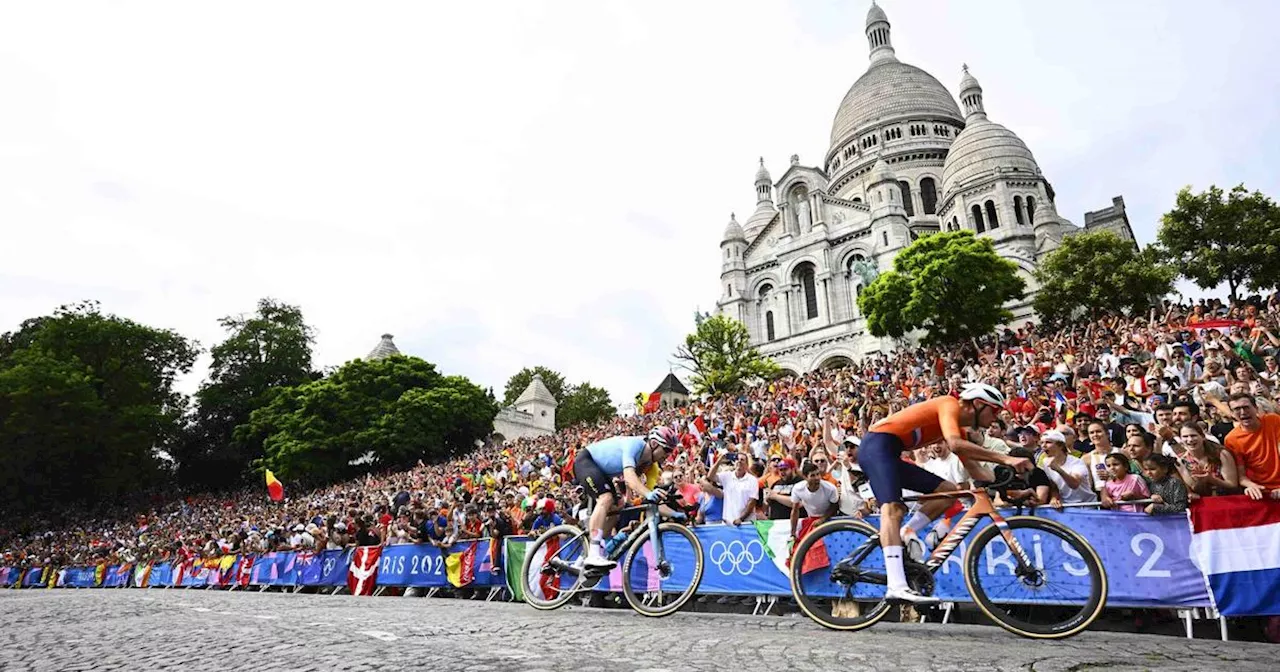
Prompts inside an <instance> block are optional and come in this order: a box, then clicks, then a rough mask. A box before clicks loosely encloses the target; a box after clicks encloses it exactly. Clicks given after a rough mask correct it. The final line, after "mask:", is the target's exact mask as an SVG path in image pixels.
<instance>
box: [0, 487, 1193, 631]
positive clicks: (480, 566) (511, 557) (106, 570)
mask: <svg viewBox="0 0 1280 672" xmlns="http://www.w3.org/2000/svg"><path fill="white" fill-rule="evenodd" d="M1036 515H1037V516H1042V517H1045V518H1049V519H1052V520H1059V521H1061V522H1063V523H1064V524H1066V525H1067V526H1068V527H1070V528H1071V529H1073V530H1075V531H1076V532H1078V533H1079V534H1080V535H1081V536H1083V537H1085V538H1086V539H1087V540H1088V541H1089V543H1090V544H1091V545H1092V546H1093V547H1094V549H1095V550H1097V552H1098V555H1099V557H1100V558H1101V560H1102V563H1103V565H1104V567H1105V568H1106V570H1107V576H1108V578H1109V583H1110V594H1109V595H1108V599H1107V603H1108V605H1109V606H1113V607H1124V606H1128V607H1166V608H1191V607H1209V606H1212V603H1211V602H1210V598H1209V594H1208V590H1207V588H1206V581H1205V575H1204V574H1203V573H1201V571H1200V569H1199V568H1197V566H1196V564H1194V563H1193V562H1192V560H1191V558H1190V556H1189V552H1190V551H1189V549H1190V547H1191V531H1190V529H1189V527H1188V524H1187V517H1185V516H1177V515H1175V516H1147V515H1144V514H1138V513H1122V512H1110V511H1080V510H1073V511H1068V512H1056V511H1046V510H1044V509H1040V510H1038V511H1037V512H1036ZM870 522H872V524H874V522H875V521H874V520H872V521H870ZM985 524H986V523H984V525H985ZM981 527H982V526H979V527H978V528H976V529H975V530H974V531H973V532H971V533H970V534H969V538H970V539H972V538H973V536H974V535H975V534H976V533H977V532H978V530H980V529H981ZM694 530H695V533H696V535H697V537H698V539H699V541H700V542H701V544H702V548H703V552H704V568H705V569H704V574H703V579H702V583H701V584H700V586H699V590H698V592H699V593H704V594H712V595H776V596H783V595H790V594H791V588H790V583H789V580H788V577H787V570H786V566H787V565H786V563H787V555H788V550H787V536H788V533H789V522H788V521H785V520H783V521H759V522H756V523H754V524H744V525H741V526H738V527H735V526H732V525H705V526H698V527H696V528H694ZM489 544H490V542H489V540H488V539H482V540H478V541H469V542H461V543H458V544H455V545H454V546H452V547H451V548H449V549H447V550H446V551H442V550H441V549H439V548H436V547H434V546H430V545H426V544H403V545H397V546H387V547H382V548H379V547H368V548H361V549H347V550H330V551H323V552H320V553H306V552H276V553H266V554H261V555H239V556H226V557H223V558H220V559H214V560H196V561H192V562H186V563H155V564H144V565H116V566H99V567H96V568H94V567H87V568H86V567H75V568H61V569H58V570H56V571H55V570H51V569H48V568H30V569H27V570H25V571H21V572H20V571H19V570H17V569H10V568H0V585H3V586H13V585H15V584H18V585H20V586H22V587H37V586H49V587H54V586H61V587H125V586H129V587H161V586H166V587H167V586H177V587H206V586H212V587H227V586H342V585H346V586H348V587H350V588H351V590H352V592H357V593H369V592H372V589H373V588H374V587H377V586H396V587H425V588H445V587H461V586H475V587H490V586H499V585H503V584H504V577H503V576H502V575H501V574H500V573H498V572H495V571H494V567H493V563H494V562H495V561H496V562H498V563H500V564H499V567H502V564H501V563H503V559H499V558H496V557H493V554H491V553H490V548H489ZM527 544H528V538H527V537H509V538H507V539H506V540H505V544H504V549H503V550H504V553H503V556H504V559H505V561H506V562H505V565H506V570H507V573H508V574H509V575H515V574H518V573H519V563H518V560H520V559H523V557H524V551H525V546H526V545H527ZM967 544H968V541H966V542H963V543H962V544H961V546H960V547H959V548H958V549H956V552H955V553H954V554H953V555H952V556H951V557H950V558H949V559H948V560H947V561H946V562H945V563H944V564H943V565H942V567H941V568H940V569H939V570H938V572H937V573H936V574H935V579H936V581H937V587H936V590H935V594H936V595H938V596H939V597H941V598H943V599H944V600H947V601H953V602H968V601H970V600H971V598H970V597H969V592H968V589H967V588H966V586H965V582H964V576H963V571H962V562H963V560H964V554H965V550H966V547H967ZM1002 550H1003V551H1004V553H1006V554H1007V549H1004V547H1003V544H991V545H989V547H988V549H986V553H985V555H986V556H987V557H984V558H982V559H981V561H980V564H979V567H980V569H981V570H985V571H987V572H989V573H993V574H994V573H996V572H998V571H1001V569H1002V568H1007V567H1008V565H1009V559H1008V558H1007V557H1004V555H1003V554H1002V553H1001V551H1002ZM667 551H668V559H669V560H670V561H671V562H672V564H673V565H675V566H676V567H691V566H692V563H693V558H692V547H691V546H689V545H688V544H678V543H672V544H668V546H667ZM1059 557H1062V556H1059ZM833 560H834V558H833ZM1051 562H1057V563H1058V566H1050V567H1049V568H1048V569H1049V570H1050V572H1051V575H1050V576H1051V578H1050V582H1052V581H1053V578H1052V576H1053V573H1057V572H1062V573H1063V574H1062V575H1061V576H1062V577H1063V578H1066V577H1067V576H1068V575H1071V574H1072V572H1073V569H1074V570H1075V572H1076V574H1075V575H1076V576H1078V575H1079V574H1078V572H1079V568H1078V566H1077V567H1073V564H1072V558H1071V557H1069V556H1067V557H1065V558H1063V559H1062V560H1051ZM357 577H358V578H357ZM533 583H534V584H536V583H537V582H536V581H535V582H533ZM621 586H622V576H621V568H615V569H614V571H613V572H612V573H611V574H610V576H609V577H607V578H606V579H604V580H602V581H601V582H600V584H599V585H597V587H596V589H597V590H621ZM667 586H670V584H667ZM508 587H511V585H510V584H508ZM517 588H518V587H517ZM677 589H678V588H677ZM513 592H515V591H513Z"/></svg>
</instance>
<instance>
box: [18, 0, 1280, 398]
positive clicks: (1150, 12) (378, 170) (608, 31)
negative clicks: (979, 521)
mask: <svg viewBox="0 0 1280 672" xmlns="http://www.w3.org/2000/svg"><path fill="white" fill-rule="evenodd" d="M882 4H883V5H884V6H885V8H886V11H887V12H888V13H889V17H890V20H891V21H892V22H893V30H894V32H893V36H894V43H895V46H897V48H898V54H899V56H900V57H901V58H902V59H903V60H905V61H907V62H910V63H913V64H916V65H919V66H920V67H923V68H925V69H927V70H929V71H930V72H932V73H933V74H934V75H935V76H937V77H938V78H939V79H940V80H941V81H942V82H943V83H944V84H945V85H947V86H948V87H949V88H952V89H954V87H955V85H956V83H957V82H958V81H959V77H960V63H961V62H968V63H969V64H970V66H971V67H972V68H973V70H974V73H975V74H976V75H977V76H978V78H979V79H980V80H981V81H982V83H983V85H984V87H985V88H986V90H987V101H988V109H989V111H990V113H991V116H992V118H993V119H995V120H996V121H998V122H1000V123H1003V124H1005V125H1007V126H1008V127H1009V128H1011V129H1013V130H1014V131H1016V132H1018V133H1020V134H1021V135H1022V136H1023V137H1024V138H1025V139H1026V140H1027V141H1028V143H1029V144H1030V145H1031V148H1032V150H1033V151H1034V152H1035V153H1036V156H1037V158H1038V159H1039V161H1040V163H1041V165H1042V167H1043V168H1044V169H1045V171H1046V173H1047V174H1048V175H1049V177H1050V178H1051V179H1052V180H1053V181H1054V185H1055V187H1056V188H1057V191H1058V194H1059V210H1060V211H1061V212H1062V213H1063V214H1064V215H1066V216H1068V217H1071V218H1073V219H1076V220H1077V221H1078V220H1079V219H1080V217H1081V213H1082V212H1083V211H1084V210H1085V209H1096V208H1099V207H1103V206H1105V205H1108V204H1109V203H1110V198H1111V196H1113V195H1116V194H1121V193H1123V194H1124V195H1125V197H1126V201H1127V202H1128V204H1129V207H1130V212H1131V217H1133V219H1134V224H1135V228H1137V230H1138V233H1139V237H1140V238H1143V239H1144V240H1149V239H1150V238H1151V237H1152V236H1153V233H1154V222H1155V221H1156V219H1157V218H1158V216H1159V214H1160V212H1162V211H1163V210H1164V209H1167V207H1168V205H1169V204H1170V203H1171V202H1172V196H1173V192H1174V191H1175V190H1176V189H1177V188H1178V187H1180V186H1181V185H1182V184H1184V183H1193V184H1196V185H1197V186H1200V187H1203V186H1205V185H1206V184H1207V183H1209V182H1211V181H1216V182H1218V183H1220V184H1227V183H1235V182H1241V181H1243V182H1246V183H1248V184H1249V185H1250V186H1253V187H1256V188H1261V189H1264V190H1267V191H1269V192H1271V193H1273V194H1276V193H1278V192H1280V184H1277V178H1276V177H1275V176H1276V174H1277V171H1275V170H1274V160H1273V159H1271V158H1270V157H1272V156H1274V155H1275V149H1276V140H1275V138H1276V137H1280V136H1278V135H1277V131H1278V130H1280V128H1278V127H1280V112H1278V111H1277V108H1278V106H1277V105H1276V100H1275V98H1276V95H1275V92H1276V91H1280V86H1277V85H1276V84H1277V82H1276V75H1275V74H1274V72H1273V68H1272V67H1271V64H1273V63H1274V62H1275V60H1276V57H1277V55H1278V54H1277V49H1276V47H1275V46H1274V44H1275V43H1274V40H1272V39H1270V35H1269V34H1268V33H1267V31H1268V30H1269V28H1268V26H1269V25H1274V23H1275V20H1276V19H1277V18H1280V17H1277V16H1276V13H1277V11H1276V9H1275V8H1274V7H1273V6H1272V5H1271V4H1270V3H1252V4H1249V3H1230V4H1225V5H1223V6H1218V5H1215V6H1213V7H1212V8H1211V9H1206V7H1205V5H1204V4H1203V3H1196V2H1186V3H1180V4H1174V3H1164V2H1146V3H1136V2H1135V3H1118V5H1119V6H1117V3H1108V2H1092V3H1090V2H1072V3H1062V4H1059V5H1052V6H1051V5H1048V4H1047V3H1034V4H1027V3H1014V2H986V3H963V4H959V3H944V2H940V1H939V2H914V1H913V2H912V3H910V5H908V4H907V3H905V2H884V3H882ZM866 6H867V5H866V4H863V3H848V2H835V1H834V0H824V1H822V2H795V3H792V4H790V5H788V4H782V3H777V2H769V1H759V2H746V1H735V2H727V1H725V2H695V3H688V2H674V1H671V0H667V1H660V2H646V3H634V2H598V1H582V2H567V1H565V2H561V1H556V2H509V3H420V2H400V3H394V2H385V3H374V4H367V3H366V4H364V5H352V4H350V3H335V2H327V3H326V2H276V3H248V2H239V3H237V2H229V3H219V4H218V5H216V9H213V7H214V6H207V7H202V6H197V5H191V4H186V3H167V2H159V1H156V2H146V3H144V2H132V3H131V2H117V3H99V2H83V3H57V2H47V3H43V2H42V3H9V4H7V5H6V6H5V7H4V9H0V83H3V86H4V90H5V92H6V101H7V102H6V104H5V105H4V106H0V223H2V226H3V242H2V243H0V329H9V328H12V327H14V326H16V325H17V324H18V323H19V322H20V321H21V320H22V319H24V318H27V317H31V316H35V315H40V314H45V313H47V312H48V311H49V310H51V309H52V308H54V307H55V306H57V305H59V304H61V303H67V302H71V301H75V300H79V299H82V298H98V299H100V300H102V302H103V305H104V308H105V309H106V310H109V311H112V312H116V313H119V314H122V315H127V316H129V317H131V318H134V319H137V320H140V321H144V322H147V323H151V324H156V325H162V326H167V327H172V328H175V329H177V330H179V331H181V332H182V333H184V334H187V335H189V336H192V337H195V338H198V339H199V340H201V341H202V342H203V343H205V344H206V345H208V344H212V343H215V342H217V341H218V340H219V339H220V338H221V334H220V333H219V331H218V328H217V324H216V318H218V317H220V316H222V315H226V314H230V313H237V312H242V311H248V310H251V309H252V307H253V305H254V302H255V301H256V300H257V299H258V298H259V297H262V296H274V297H277V298H279V299H282V300H285V301H289V302H292V303H297V304H300V305H301V306H302V307H303V310H304V312H305V314H306V316H307V318H308V320H309V321H310V322H312V323H313V324H314V325H315V326H316V327H317V328H318V330H319V343H318V344H317V348H316V359H317V363H318V364H320V365H334V364H339V363H341V362H342V361H345V360H347V359H350V358H352V357H357V356H363V355H364V354H366V353H367V352H368V351H369V350H370V349H371V348H372V347H373V346H374V345H375V344H376V343H377V340H378V336H379V334H381V333H383V332H384V331H388V332H392V333H394V334H395V335H396V340H397V342H398V343H399V344H400V346H401V348H402V349H403V350H405V351H407V352H410V353H413V354H418V355H421V356H423V357H426V358H427V359H429V360H431V361H434V362H437V363H438V364H439V365H440V367H441V368H442V369H444V370H446V371H448V372H450V373H462V374H465V375H468V376H471V377H472V378H473V379H475V380H477V381H478V382H480V383H482V384H485V385H493V386H494V387H496V388H498V389H499V390H500V389H501V386H502V384H503V383H504V382H505V379H506V376H508V375H509V374H511V373H513V372H514V371H515V370H516V369H518V368H520V367H521V366H525V365H533V364H546V365H548V366H553V367H554V368H558V369H560V370H562V371H563V372H564V373H565V374H566V375H567V376H568V377H569V378H570V379H571V380H582V379H590V380H591V381H592V382H595V383H596V384H599V385H603V386H605V387H606V388H607V389H608V390H609V391H610V392H611V393H612V394H613V397H614V401H615V402H621V401H624V400H627V399H630V398H631V397H632V396H633V395H634V393H635V392H636V391H638V390H641V389H644V390H648V389H651V388H652V386H655V385H656V384H657V383H658V382H659V381H660V380H661V378H662V376H663V375H665V373H666V371H667V367H668V360H669V355H670V353H671V352H672V351H673V350H674V349H675V346H676V345H677V343H678V341H679V339H680V338H681V336H682V334H683V333H684V332H685V331H687V330H688V329H689V328H691V326H692V320H691V317H692V311H693V310H694V308H695V307H700V308H702V309H704V310H705V309H710V308H711V307H712V306H713V303H714V300H715V298H716V297H717V296H718V293H719V284H718V279H719V266H718V248H717V245H718V242H719V236H720V234H721V232H722V231H723V227H724V223H725V222H726V221H727V219H728V216H729V213H730V212H731V211H736V212H737V214H738V215H739V219H740V220H742V219H743V218H745V216H747V215H748V214H749V213H750V211H751V210H752V209H753V207H754V199H753V197H752V195H753V191H752V186H751V180H752V177H753V175H754V172H755V166H756V158H757V157H758V156H761V155H763V156H764V157H765V158H766V160H767V161H768V164H769V166H770V168H771V169H772V170H773V172H774V175H775V176H779V175H781V173H782V171H783V170H785V167H786V163H787V157H788V156H789V155H791V154H792V153H798V154H799V155H800V157H801V160H802V161H803V162H805V163H819V162H820V161H821V157H822V155H823V153H825V151H826V149H827V147H826V143H827V141H828V134H829V131H830V123H831V117H832V115H833V114H834V112H835V108H836V106H837V105H838V103H839V101H840V99H841V97H842V96H843V95H844V92H845V90H847V88H848V87H849V85H850V84H852V82H853V81H854V80H855V79H856V78H857V77H858V76H859V75H860V74H861V73H862V72H863V71H864V70H865V67H866V43H865V38H864V37H863V35H862V28H863V17H864V16H865V11H866ZM908 7H910V9H908ZM198 381H199V373H197V374H196V375H193V376H192V377H191V378H190V380H188V381H185V383H184V385H185V386H186V387H187V389H193V388H194V386H195V385H196V384H197V383H198Z"/></svg>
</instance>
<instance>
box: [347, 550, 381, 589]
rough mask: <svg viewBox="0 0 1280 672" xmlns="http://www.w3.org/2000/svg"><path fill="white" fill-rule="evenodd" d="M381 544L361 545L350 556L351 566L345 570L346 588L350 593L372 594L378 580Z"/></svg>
mask: <svg viewBox="0 0 1280 672" xmlns="http://www.w3.org/2000/svg"><path fill="white" fill-rule="evenodd" d="M381 557H382V547H381V546H361V547H360V548H357V549H356V552H355V554H354V555H352V556H351V568H350V569H349V570H348V572H347V589H348V590H350V591H351V594H352V595H372V594H373V589H374V585H375V583H376V582H377V580H378V559H379V558H381Z"/></svg>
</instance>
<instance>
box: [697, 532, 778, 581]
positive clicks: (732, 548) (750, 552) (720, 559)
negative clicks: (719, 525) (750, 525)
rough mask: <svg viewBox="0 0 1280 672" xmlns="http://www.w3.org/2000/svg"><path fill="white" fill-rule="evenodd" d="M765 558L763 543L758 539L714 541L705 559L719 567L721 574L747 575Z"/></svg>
mask: <svg viewBox="0 0 1280 672" xmlns="http://www.w3.org/2000/svg"><path fill="white" fill-rule="evenodd" d="M764 558H765V552H764V544H761V543H760V540H759V539H752V540H751V541H749V542H746V543H743V542H742V541H740V540H737V539H735V540H733V541H731V542H729V543H727V544H726V543H724V542H723V541H716V542H714V543H712V544H711V548H709V549H707V560H710V561H711V564H713V565H715V566H716V567H717V568H719V569H720V573H721V574H726V575H732V574H739V575H741V576H747V575H748V574H750V573H751V570H753V569H755V567H756V565H758V564H760V562H761V561H763V560H764Z"/></svg>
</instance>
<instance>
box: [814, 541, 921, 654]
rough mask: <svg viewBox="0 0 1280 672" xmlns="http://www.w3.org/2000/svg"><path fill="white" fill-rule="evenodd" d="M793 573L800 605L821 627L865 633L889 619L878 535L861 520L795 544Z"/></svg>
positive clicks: (885, 579) (882, 556)
mask: <svg viewBox="0 0 1280 672" xmlns="http://www.w3.org/2000/svg"><path fill="white" fill-rule="evenodd" d="M790 573H791V592H792V594H793V595H794V596H795V598H796V603H797V604H799V605H800V609H801V610H802V611H804V613H805V614H807V615H808V616H809V618H812V619H813V620H815V621H817V622H818V623H819V624H820V625H823V626H825V627H828V628H831V629H833V630H861V629H863V628H866V627H870V626H872V625H875V624H876V622H878V621H879V620H880V619H882V618H884V616H885V614H887V613H889V603H888V602H885V600H884V591H885V584H886V582H887V580H888V579H887V577H886V575H885V568H884V553H883V551H881V550H880V538H879V531H878V530H876V528H874V527H872V526H871V525H869V524H867V523H865V522H863V521H861V520H852V519H842V520H832V521H829V522H826V523H823V524H822V525H819V526H818V527H815V528H814V529H813V530H812V531H810V532H809V534H807V535H805V537H804V538H803V539H801V540H800V541H799V543H797V544H796V546H795V550H794V551H793V552H792V554H791V572H790ZM926 574H927V572H926ZM930 578H932V577H930Z"/></svg>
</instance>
